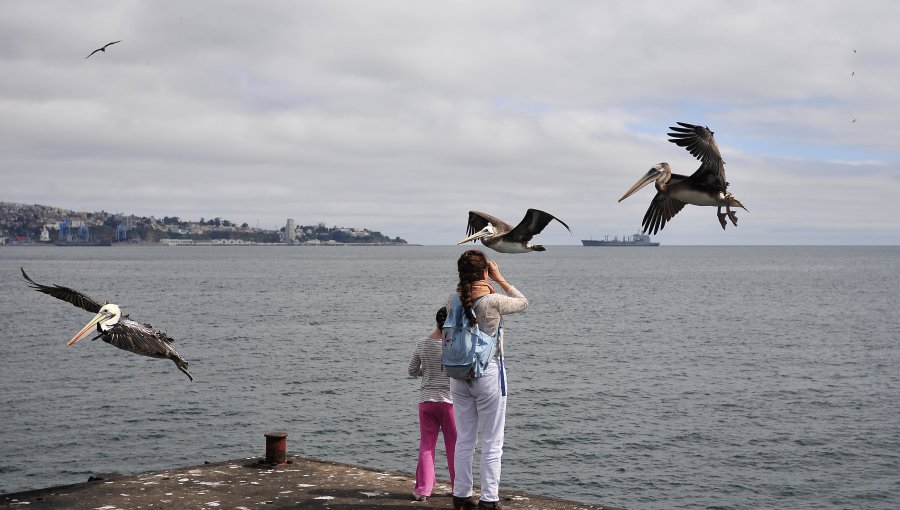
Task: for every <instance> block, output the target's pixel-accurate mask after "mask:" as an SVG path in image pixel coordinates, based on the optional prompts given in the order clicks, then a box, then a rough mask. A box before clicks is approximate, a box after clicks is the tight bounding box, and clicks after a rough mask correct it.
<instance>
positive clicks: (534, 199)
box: [0, 0, 900, 245]
mask: <svg viewBox="0 0 900 510" xmlns="http://www.w3.org/2000/svg"><path fill="white" fill-rule="evenodd" d="M0 6H2V9H0V69H2V70H3V71H2V78H0V171H2V177H0V178H2V187H0V200H2V201H11V202H24V203H37V204H44V205H52V206H58V207H62V208H66V209H75V210H88V211H95V210H106V211H109V212H124V213H132V214H137V215H141V216H151V215H153V216H157V217H162V216H178V217H180V218H182V219H185V220H188V219H191V220H196V219H199V218H201V217H204V218H207V219H209V218H214V217H221V218H223V219H228V220H230V221H233V222H236V223H243V222H247V223H249V224H251V225H256V224H257V222H258V223H259V225H260V226H262V227H264V228H278V227H281V226H283V225H284V223H285V220H286V219H287V218H293V219H294V220H295V221H296V222H297V223H298V224H316V223H319V222H325V223H326V224H327V225H329V226H332V225H335V226H355V227H368V228H371V229H374V230H379V231H381V232H382V233H384V234H386V235H390V236H392V237H393V236H400V237H403V238H404V239H406V240H408V241H409V242H412V243H421V244H453V243H455V242H456V241H457V240H459V239H461V238H462V237H464V235H465V223H466V219H467V213H468V211H469V210H470V209H475V210H481V211H485V212H488V213H491V214H494V215H495V216H498V217H500V218H503V219H505V220H507V221H508V222H509V223H512V224H515V223H517V222H518V221H519V220H520V219H521V217H522V215H523V214H524V212H525V210H526V209H528V208H529V207H533V208H538V209H542V210H545V211H548V212H550V213H552V214H554V215H556V216H558V217H559V218H561V219H563V220H564V221H565V222H567V223H568V224H569V226H570V227H571V228H572V231H573V234H572V235H570V234H569V233H568V232H566V231H565V229H564V228H563V227H562V226H560V225H558V224H551V225H550V226H548V227H547V229H546V230H545V231H544V232H543V233H542V234H540V235H539V236H538V237H536V238H535V242H542V243H545V244H578V243H579V240H580V239H588V238H591V237H593V238H602V237H603V236H605V235H623V234H631V233H633V232H634V231H636V230H637V229H638V228H639V227H640V223H641V219H642V217H643V215H644V212H645V210H646V208H647V206H648V204H649V202H650V199H651V198H652V196H653V194H654V192H655V191H654V190H653V188H652V185H651V186H648V187H647V188H645V189H644V190H642V191H640V192H638V193H637V194H635V195H633V196H632V197H630V198H628V199H627V200H625V201H623V202H621V203H617V200H618V198H619V197H620V196H621V195H622V194H623V193H624V192H625V190H627V189H628V188H629V187H630V186H631V185H632V184H633V183H634V181H635V180H637V178H638V177H640V176H641V175H643V174H644V173H645V172H646V171H647V170H648V169H649V168H650V167H651V166H653V165H654V164H656V163H659V162H662V161H667V162H669V163H670V164H671V165H672V168H673V171H675V172H677V173H683V174H689V173H691V172H693V171H694V170H695V169H696V168H697V167H698V164H699V163H698V162H697V161H696V160H694V159H693V158H692V157H691V156H690V154H688V153H687V151H685V150H684V149H682V148H679V147H677V146H676V145H674V144H671V143H669V142H667V141H666V140H667V137H666V132H667V131H668V127H669V126H671V125H674V123H675V122H676V121H682V122H690V123H695V124H703V125H707V126H709V127H710V129H712V130H713V131H715V133H716V139H717V142H718V144H719V148H720V149H721V152H722V154H723V157H724V158H725V161H726V163H727V166H726V171H727V175H728V181H729V182H730V187H729V189H730V190H731V191H732V192H733V193H734V195H735V196H736V197H738V198H739V199H740V200H741V201H742V202H743V203H744V205H745V206H746V207H747V208H748V209H749V212H745V211H739V212H738V217H739V222H738V226H737V227H732V226H731V225H730V224H729V226H728V229H727V230H725V231H723V230H722V229H721V227H720V226H719V223H718V221H717V219H716V215H715V212H716V211H715V209H714V208H709V207H694V206H687V207H686V208H685V209H684V210H683V211H682V212H681V213H680V214H679V215H678V216H676V217H675V218H674V219H673V220H672V221H671V222H670V223H669V224H668V225H667V226H666V228H665V229H664V230H662V231H661V232H660V233H659V234H658V235H657V236H655V240H657V241H660V242H661V243H664V244H727V245H742V244H891V245H896V244H900V145H898V142H900V44H898V38H897V35H896V34H897V27H898V26H900V3H898V2H888V1H884V2H849V1H840V2H837V1H823V0H816V1H809V2H802V1H791V2H785V1H780V0H779V1H771V2H764V1H756V2H753V1H745V2H720V1H710V2H701V1H690V0H681V1H677V2H676V1H672V0H665V1H658V2H640V1H621V2H606V1H589V2H588V1H585V2H581V1H564V2H547V1H515V2H505V1H485V0H478V1H452V2H451V1H447V2H444V1H405V2H388V1H358V2H344V1H327V2H325V1H322V2H300V1H285V2H273V1H269V2H228V1H221V0H209V1H190V2H130V1H119V0H116V1H110V0H104V1H97V2H91V1H78V2H50V1H41V2H31V1H28V2H22V1H0ZM115 40H121V42H120V43H118V44H115V45H113V46H110V47H109V48H108V49H107V51H106V52H98V53H96V54H94V55H93V56H91V57H90V58H88V59H85V57H86V56H87V55H88V54H89V53H90V52H91V51H92V50H94V49H96V48H98V47H100V46H102V45H104V44H106V43H108V42H111V41H115ZM854 120H855V122H854Z"/></svg>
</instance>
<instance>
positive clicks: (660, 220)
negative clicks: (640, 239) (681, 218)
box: [641, 191, 685, 234]
mask: <svg viewBox="0 0 900 510" xmlns="http://www.w3.org/2000/svg"><path fill="white" fill-rule="evenodd" d="M684 206H685V203H684V202H682V201H681V200H676V199H674V198H672V197H671V196H669V194H668V193H664V192H662V191H658V192H657V193H656V196H655V197H653V201H652V202H650V207H648V208H647V212H646V213H645V214H644V220H643V221H642V222H641V225H642V226H643V227H644V233H645V234H656V233H657V232H659V231H660V230H662V228H663V227H665V226H666V222H667V221H669V220H671V219H672V218H673V217H675V215H676V214H678V213H679V212H680V211H681V210H682V209H684Z"/></svg>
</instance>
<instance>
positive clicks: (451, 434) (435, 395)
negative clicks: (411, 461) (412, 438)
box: [408, 307, 456, 501]
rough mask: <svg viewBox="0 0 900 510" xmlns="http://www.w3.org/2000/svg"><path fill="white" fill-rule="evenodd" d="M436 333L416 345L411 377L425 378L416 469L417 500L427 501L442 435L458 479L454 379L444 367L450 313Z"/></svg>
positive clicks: (439, 316) (442, 312)
mask: <svg viewBox="0 0 900 510" xmlns="http://www.w3.org/2000/svg"><path fill="white" fill-rule="evenodd" d="M434 318H435V321H436V323H437V325H436V327H435V329H434V331H432V332H431V334H430V335H428V337H427V338H423V339H421V340H419V341H418V343H417V344H416V350H415V352H413V355H412V359H410V360H409V369H408V371H409V375H410V377H422V385H421V386H420V387H419V462H418V466H417V467H416V487H415V489H414V490H413V497H414V498H415V499H416V500H417V501H425V500H426V499H428V497H429V496H431V490H432V488H434V479H435V477H434V457H435V455H434V447H435V445H437V437H438V432H443V434H444V449H445V450H446V452H447V468H448V469H449V471H450V485H451V486H452V485H453V482H454V480H455V479H456V472H455V471H454V468H453V456H454V454H455V450H456V422H454V420H453V400H452V398H451V397H450V378H449V377H447V374H446V373H444V370H443V367H442V366H441V328H442V327H443V326H444V321H445V320H446V319H447V309H446V308H444V307H441V308H440V309H438V311H437V313H436V314H435V317H434Z"/></svg>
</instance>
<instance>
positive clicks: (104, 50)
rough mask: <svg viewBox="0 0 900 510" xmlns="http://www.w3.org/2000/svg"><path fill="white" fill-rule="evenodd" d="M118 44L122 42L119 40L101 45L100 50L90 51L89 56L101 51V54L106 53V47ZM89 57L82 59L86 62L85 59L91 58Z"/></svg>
mask: <svg viewBox="0 0 900 510" xmlns="http://www.w3.org/2000/svg"><path fill="white" fill-rule="evenodd" d="M120 42H122V41H121V40H119V41H113V42H111V43H106V44H104V45H103V47H102V48H97V49H96V50H94V51H92V52H91V55H93V54H94V53H97V52H98V51H102V52H104V53H106V47H107V46H111V45H113V44H116V43H120ZM91 55H88V56H86V57H84V59H85V60H87V59H89V58H91Z"/></svg>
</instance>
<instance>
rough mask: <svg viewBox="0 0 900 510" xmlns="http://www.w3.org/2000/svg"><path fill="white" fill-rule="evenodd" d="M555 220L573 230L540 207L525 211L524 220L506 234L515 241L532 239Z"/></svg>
mask: <svg viewBox="0 0 900 510" xmlns="http://www.w3.org/2000/svg"><path fill="white" fill-rule="evenodd" d="M553 220H556V221H558V222H560V223H562V225H563V226H564V227H566V230H568V231H569V232H572V229H570V228H569V226H568V225H566V224H565V223H564V222H563V221H562V220H561V219H559V218H557V217H556V216H553V215H552V214H550V213H548V212H544V211H540V210H538V209H528V211H526V212H525V217H524V218H522V221H520V222H519V224H518V225H516V228H514V229H512V230H511V231H510V232H509V234H507V235H506V239H507V240H508V241H515V242H518V241H522V242H524V241H530V240H531V238H532V237H534V236H535V235H536V234H540V233H541V231H542V230H544V227H546V226H547V224H549V223H550V222H551V221H553Z"/></svg>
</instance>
